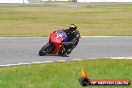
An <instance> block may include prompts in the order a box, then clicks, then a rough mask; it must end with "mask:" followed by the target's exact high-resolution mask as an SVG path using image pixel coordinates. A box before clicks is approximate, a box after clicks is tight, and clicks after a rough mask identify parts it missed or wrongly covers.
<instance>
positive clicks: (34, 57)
mask: <svg viewBox="0 0 132 88" xmlns="http://www.w3.org/2000/svg"><path fill="white" fill-rule="evenodd" d="M47 42H48V38H47V37H38V38H35V37H34V38H13V37H9V38H7V37H5V38H2V37H1V38H0V65H6V64H17V63H32V62H36V63H37V62H45V61H59V60H60V61H61V60H74V59H96V58H103V57H130V56H132V37H82V38H81V39H80V42H79V44H78V46H77V47H76V48H75V49H74V50H73V52H72V53H71V54H70V55H69V57H61V56H58V55H48V56H38V52H39V50H40V49H41V47H42V46H43V45H45V44H46V43H47Z"/></svg>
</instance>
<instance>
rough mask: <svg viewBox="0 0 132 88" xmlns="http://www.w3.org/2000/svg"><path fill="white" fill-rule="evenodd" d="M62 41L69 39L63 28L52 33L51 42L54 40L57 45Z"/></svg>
mask: <svg viewBox="0 0 132 88" xmlns="http://www.w3.org/2000/svg"><path fill="white" fill-rule="evenodd" d="M62 41H64V42H67V41H68V37H67V35H66V33H65V32H64V31H63V30H58V31H55V32H53V33H51V34H50V42H52V43H53V44H54V45H55V46H57V45H60V44H61V43H62Z"/></svg>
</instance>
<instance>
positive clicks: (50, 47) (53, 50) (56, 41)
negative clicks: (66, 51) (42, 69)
mask: <svg viewBox="0 0 132 88" xmlns="http://www.w3.org/2000/svg"><path fill="white" fill-rule="evenodd" d="M68 40H69V39H68V37H67V35H66V33H65V32H64V31H63V30H58V31H54V32H52V33H51V34H50V38H49V42H48V43H47V44H46V45H44V46H43V47H42V48H41V50H40V51H39V55H40V56H45V55H47V54H59V55H60V54H61V53H60V52H61V51H62V49H63V48H64V45H63V44H62V42H67V41H68Z"/></svg>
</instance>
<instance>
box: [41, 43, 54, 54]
mask: <svg viewBox="0 0 132 88" xmlns="http://www.w3.org/2000/svg"><path fill="white" fill-rule="evenodd" d="M51 47H52V45H51V43H49V42H48V43H47V44H46V45H44V46H43V47H42V48H41V50H40V51H39V56H45V55H47V54H48V53H49V52H50V51H51Z"/></svg>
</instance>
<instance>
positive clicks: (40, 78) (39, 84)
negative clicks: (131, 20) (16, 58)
mask: <svg viewBox="0 0 132 88" xmlns="http://www.w3.org/2000/svg"><path fill="white" fill-rule="evenodd" d="M82 67H83V68H84V70H85V71H88V73H89V78H91V79H130V80H132V60H111V59H97V60H86V61H77V62H65V63H54V64H38V65H23V66H13V67H1V68H0V88H83V87H82V86H81V85H80V84H79V81H78V78H79V77H81V69H82ZM131 87H132V86H126V87H125V88H131ZM88 88H111V86H110V87H109V86H107V87H106V86H105V87H102V86H100V87H99V86H91V87H88ZM112 88H124V86H119V87H116V86H115V87H112Z"/></svg>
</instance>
